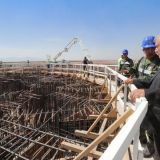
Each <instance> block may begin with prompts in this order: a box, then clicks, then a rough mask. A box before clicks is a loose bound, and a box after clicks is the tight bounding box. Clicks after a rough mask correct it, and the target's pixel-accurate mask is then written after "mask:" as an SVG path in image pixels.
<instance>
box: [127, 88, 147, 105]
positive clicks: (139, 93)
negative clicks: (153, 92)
mask: <svg viewBox="0 0 160 160" xmlns="http://www.w3.org/2000/svg"><path fill="white" fill-rule="evenodd" d="M144 96H145V92H144V89H135V90H134V91H132V92H131V93H130V98H131V100H132V101H133V102H135V101H136V98H140V97H144Z"/></svg>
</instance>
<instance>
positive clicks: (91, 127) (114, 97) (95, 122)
mask: <svg viewBox="0 0 160 160" xmlns="http://www.w3.org/2000/svg"><path fill="white" fill-rule="evenodd" d="M123 87H124V84H122V85H121V86H120V88H119V89H118V91H117V92H116V94H115V95H114V96H113V97H112V98H111V100H110V101H109V103H108V104H107V105H106V107H105V108H104V109H103V111H102V112H101V114H100V115H99V116H98V117H97V119H96V120H95V121H94V122H93V124H92V125H91V126H90V128H89V129H88V131H87V133H89V132H91V131H92V129H93V128H94V127H95V126H96V124H97V123H98V122H99V121H100V119H101V118H102V116H103V115H104V114H105V113H106V111H107V109H108V108H109V106H110V105H111V104H112V103H113V101H114V100H115V99H116V97H117V95H118V94H119V92H120V91H121V90H122V88H123Z"/></svg>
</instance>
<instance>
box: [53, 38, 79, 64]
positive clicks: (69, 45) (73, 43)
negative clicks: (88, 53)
mask: <svg viewBox="0 0 160 160" xmlns="http://www.w3.org/2000/svg"><path fill="white" fill-rule="evenodd" d="M79 42H80V40H79V39H78V38H73V39H72V40H71V41H70V42H69V43H68V44H67V45H66V46H65V48H64V49H63V50H62V51H60V52H59V53H58V54H57V55H56V56H55V57H54V58H53V60H54V62H57V59H58V58H59V57H60V56H61V55H62V54H63V53H65V52H68V51H69V50H70V49H71V48H72V46H73V45H75V44H77V43H79Z"/></svg>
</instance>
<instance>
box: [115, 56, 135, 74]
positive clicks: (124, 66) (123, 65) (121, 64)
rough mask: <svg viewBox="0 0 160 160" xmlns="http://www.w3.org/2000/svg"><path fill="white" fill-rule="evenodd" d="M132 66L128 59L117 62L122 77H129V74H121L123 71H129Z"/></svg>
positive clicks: (131, 61) (130, 60)
mask: <svg viewBox="0 0 160 160" xmlns="http://www.w3.org/2000/svg"><path fill="white" fill-rule="evenodd" d="M133 66H134V64H133V60H132V59H130V58H127V59H120V60H119V68H118V70H119V72H120V73H122V74H123V75H124V76H127V77H129V75H130V74H129V73H127V74H126V73H123V71H124V70H128V71H129V70H130V69H131V68H132V67H133Z"/></svg>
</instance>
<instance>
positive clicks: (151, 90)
mask: <svg viewBox="0 0 160 160" xmlns="http://www.w3.org/2000/svg"><path fill="white" fill-rule="evenodd" d="M156 53H157V55H158V56H160V36H158V37H157V39H156ZM139 83H142V85H143V82H141V81H140V82H139ZM145 83H146V87H144V88H143V89H136V90H134V91H132V92H131V94H130V96H131V99H132V101H135V100H136V98H139V97H145V98H146V99H147V100H148V112H147V114H146V117H145V119H144V121H145V120H146V119H147V120H148V121H149V123H150V125H151V126H152V128H153V130H152V134H153V137H154V143H155V145H154V146H155V148H156V150H157V151H158V155H159V157H156V158H157V159H158V158H159V159H160V70H159V71H157V72H156V74H155V75H154V77H153V78H152V79H151V80H150V81H149V82H148V83H147V82H145ZM145 123H146V122H145ZM149 123H147V125H148V126H149ZM148 155H149V154H148Z"/></svg>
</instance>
